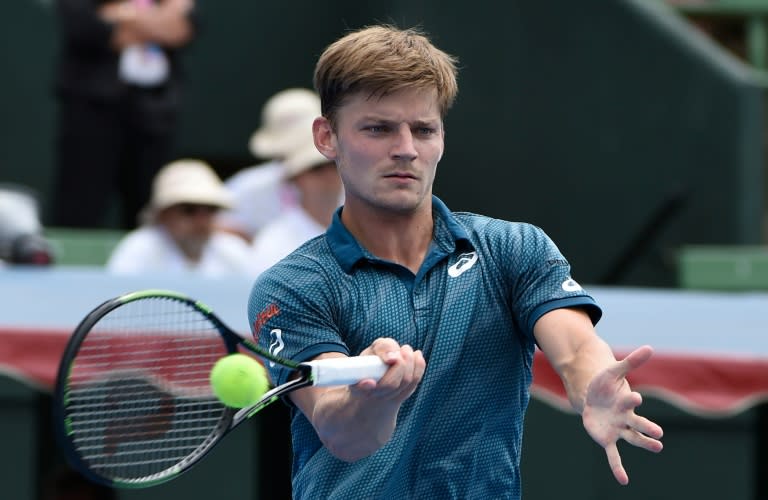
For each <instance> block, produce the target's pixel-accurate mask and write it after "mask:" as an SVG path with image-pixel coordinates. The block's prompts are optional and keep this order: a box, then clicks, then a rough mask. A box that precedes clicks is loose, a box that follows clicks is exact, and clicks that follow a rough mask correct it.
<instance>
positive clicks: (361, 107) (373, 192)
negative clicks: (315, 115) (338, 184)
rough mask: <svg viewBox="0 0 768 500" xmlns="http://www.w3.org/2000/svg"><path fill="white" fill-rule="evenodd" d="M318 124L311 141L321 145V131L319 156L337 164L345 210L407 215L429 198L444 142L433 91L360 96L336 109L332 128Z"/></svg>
mask: <svg viewBox="0 0 768 500" xmlns="http://www.w3.org/2000/svg"><path fill="white" fill-rule="evenodd" d="M318 120H319V122H318V121H316V123H315V134H316V142H323V137H322V135H323V130H325V132H327V134H328V136H327V137H328V140H327V142H326V144H327V145H328V147H327V148H321V152H323V153H324V154H325V155H326V157H328V158H329V159H332V160H335V161H336V163H337V164H338V168H339V174H340V176H341V178H342V180H343V182H344V189H345V198H346V199H345V206H348V207H352V208H355V207H358V206H359V207H361V208H363V209H366V210H375V211H382V210H383V211H385V212H388V213H402V214H407V213H413V212H414V211H416V210H417V209H419V208H420V207H423V206H424V201H425V200H428V199H430V198H431V195H432V183H433V181H434V179H435V171H436V169H437V163H438V162H439V161H440V158H441V157H442V155H443V139H444V130H443V122H442V119H441V116H440V108H439V106H438V102H437V93H436V92H435V91H434V90H412V89H407V90H402V91H399V92H395V93H392V94H389V95H386V96H384V97H381V98H378V97H372V98H369V95H368V94H367V93H364V92H360V93H357V94H355V95H352V96H350V97H348V98H347V99H346V100H345V101H344V104H343V105H342V106H341V107H340V108H339V109H338V111H337V114H336V117H335V130H331V129H330V124H329V123H328V122H327V121H325V122H324V119H323V118H320V119H318ZM318 133H319V134H320V135H318Z"/></svg>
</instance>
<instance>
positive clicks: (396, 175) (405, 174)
mask: <svg viewBox="0 0 768 500" xmlns="http://www.w3.org/2000/svg"><path fill="white" fill-rule="evenodd" d="M384 177H386V178H389V179H417V177H416V176H415V175H414V174H412V173H410V172H392V173H389V174H385V175H384Z"/></svg>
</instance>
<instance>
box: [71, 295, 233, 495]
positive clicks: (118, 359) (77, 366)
mask: <svg viewBox="0 0 768 500" xmlns="http://www.w3.org/2000/svg"><path fill="white" fill-rule="evenodd" d="M226 354H227V350H226V347H225V345H224V343H223V341H222V339H221V336H220V334H219V331H218V328H217V327H216V325H215V324H214V323H213V322H212V321H211V320H210V319H208V317H207V316H206V315H204V314H203V313H202V312H200V311H198V310H197V309H195V308H194V307H193V306H192V305H190V304H187V303H186V302H182V301H177V300H173V299H168V298H157V297H154V298H147V299H141V300H136V301H133V302H128V303H126V304H123V305H121V306H119V307H117V308H115V309H113V310H112V311H110V312H109V313H107V314H106V315H104V316H103V317H101V318H100V319H99V320H98V321H97V322H96V323H95V324H94V325H93V326H92V327H91V329H90V331H89V333H88V334H87V335H86V336H85V337H84V340H83V342H82V344H81V345H80V348H79V351H78V353H77V355H76V356H75V359H74V361H73V363H72V365H71V369H70V375H69V385H68V388H67V391H66V403H65V404H66V417H67V425H68V429H69V432H70V436H71V437H72V440H73V442H74V445H75V447H76V448H77V449H78V452H79V453H80V455H81V456H82V458H83V459H84V460H85V461H86V462H87V463H88V467H89V468H91V469H92V470H94V471H97V472H98V473H99V474H100V475H102V476H104V477H108V478H112V479H114V480H117V481H128V482H130V481H131V480H146V479H147V478H152V477H157V478H161V477H164V476H167V475H171V474H174V473H175V472H176V471H177V470H178V469H180V467H181V464H180V462H183V461H184V460H185V459H186V458H187V457H190V456H194V455H195V453H196V452H197V451H198V450H200V451H202V450H204V449H205V448H206V446H207V445H208V444H209V443H211V442H212V440H213V439H214V436H216V435H218V434H220V433H223V432H224V431H225V430H226V428H227V427H228V423H229V420H230V418H231V417H230V415H231V410H228V409H226V408H225V407H224V406H223V405H222V404H221V403H220V402H219V401H218V400H217V399H216V397H215V396H214V395H213V393H212V391H211V388H210V384H209V375H210V370H211V368H212V366H213V364H214V363H215V362H216V360H218V359H219V358H220V357H222V356H224V355H226Z"/></svg>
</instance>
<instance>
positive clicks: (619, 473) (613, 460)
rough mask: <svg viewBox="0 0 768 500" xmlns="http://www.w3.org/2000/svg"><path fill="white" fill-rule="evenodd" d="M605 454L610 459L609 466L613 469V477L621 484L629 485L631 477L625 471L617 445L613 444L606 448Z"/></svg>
mask: <svg viewBox="0 0 768 500" xmlns="http://www.w3.org/2000/svg"><path fill="white" fill-rule="evenodd" d="M605 454H606V455H607V457H608V465H609V466H610V467H611V472H613V477H615V478H616V481H618V482H619V484H622V485H625V484H628V483H629V476H628V475H627V471H625V470H624V466H623V465H622V464H621V455H619V449H618V448H617V447H616V443H611V444H609V445H608V446H606V447H605Z"/></svg>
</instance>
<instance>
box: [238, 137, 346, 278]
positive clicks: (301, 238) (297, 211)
mask: <svg viewBox="0 0 768 500" xmlns="http://www.w3.org/2000/svg"><path fill="white" fill-rule="evenodd" d="M284 176H285V180H286V182H288V183H290V184H291V185H293V186H294V188H295V189H296V193H297V204H296V205H295V206H293V207H290V208H288V209H286V210H285V211H284V212H283V213H282V214H281V215H280V216H279V217H277V218H276V219H274V220H273V221H272V222H270V223H269V224H267V225H266V226H264V227H263V228H262V229H261V230H260V231H259V233H258V234H257V235H256V237H255V238H254V240H253V244H252V248H253V253H252V254H251V255H252V256H251V264H250V266H251V272H253V273H254V274H256V275H258V274H260V273H261V272H262V271H264V270H265V269H267V268H268V267H270V266H271V265H272V264H275V263H276V262H277V261H279V260H280V259H282V258H283V257H285V256H286V255H288V254H289V253H291V252H292V251H294V250H295V249H296V248H298V247H299V246H300V245H301V244H302V243H304V242H306V241H307V240H309V239H311V238H314V237H315V236H319V235H321V234H323V233H325V230H326V229H327V228H328V226H329V225H330V223H331V219H332V218H333V213H334V212H335V211H336V209H337V208H338V207H339V205H341V201H342V198H343V189H342V184H341V177H339V174H338V172H337V170H336V164H335V163H334V162H332V161H331V160H329V159H327V158H326V157H325V156H323V155H322V154H320V152H319V151H318V150H317V148H316V147H315V143H314V141H313V140H312V141H307V143H306V144H305V145H304V146H303V147H302V148H297V149H296V151H295V152H294V153H293V154H292V155H290V156H288V157H287V158H286V159H285V162H284Z"/></svg>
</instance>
